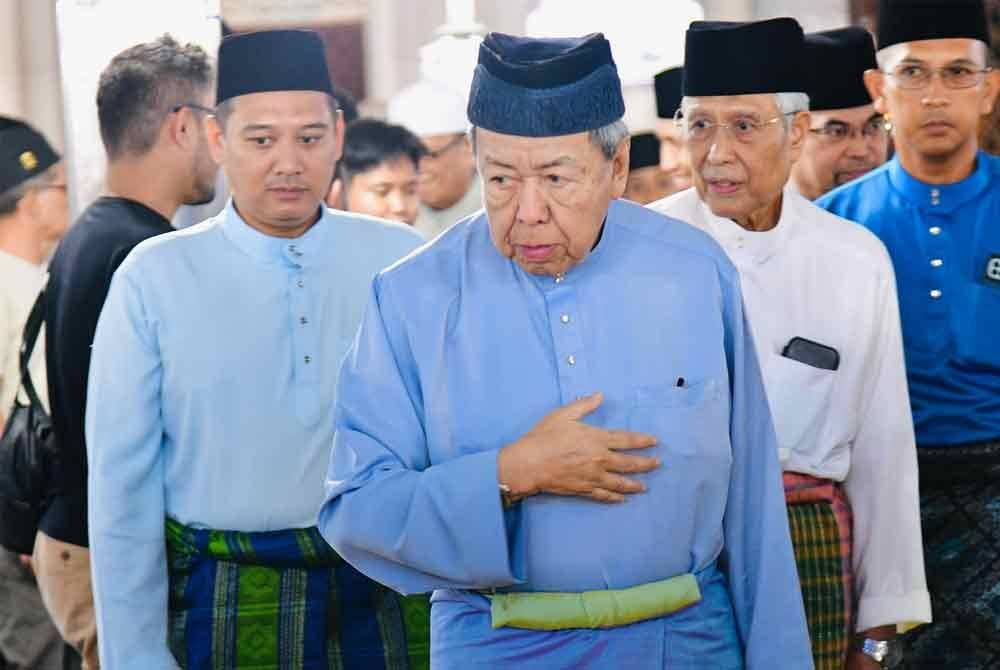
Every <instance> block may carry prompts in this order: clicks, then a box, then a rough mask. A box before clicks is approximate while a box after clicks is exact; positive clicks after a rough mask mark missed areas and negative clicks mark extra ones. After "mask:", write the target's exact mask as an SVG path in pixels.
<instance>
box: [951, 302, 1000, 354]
mask: <svg viewBox="0 0 1000 670" xmlns="http://www.w3.org/2000/svg"><path fill="white" fill-rule="evenodd" d="M968 295H969V303H968V311H967V312H966V314H965V315H963V316H964V318H963V319H962V320H963V322H962V323H960V324H958V326H959V328H961V329H962V331H964V332H961V331H960V332H959V335H958V337H957V338H956V339H957V340H958V347H957V348H958V355H959V358H960V359H961V360H962V361H963V362H965V363H969V364H972V365H976V366H985V367H988V368H992V369H994V370H1000V283H992V282H991V283H988V284H974V285H973V286H972V287H971V289H970V291H969V294H968Z"/></svg>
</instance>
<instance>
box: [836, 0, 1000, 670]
mask: <svg viewBox="0 0 1000 670" xmlns="http://www.w3.org/2000/svg"><path fill="white" fill-rule="evenodd" d="M989 39H990V38H989V32H988V29H987V23H986V18H985V12H984V8H983V3H982V2H981V0H961V1H956V0H936V1H935V0H926V1H925V2H921V3H916V2H914V1H913V0H909V1H903V0H883V2H882V5H881V8H880V13H879V34H878V42H879V45H878V46H879V52H878V64H879V69H878V70H870V71H868V72H867V73H866V74H865V79H866V83H867V85H868V88H869V91H870V92H871V94H872V98H873V99H874V100H875V106H876V109H877V111H879V112H881V113H883V114H885V115H886V116H887V117H888V118H889V119H890V120H891V122H892V126H893V136H894V139H895V146H896V156H895V158H893V160H891V161H890V162H889V163H888V164H887V165H885V166H884V167H882V168H880V169H878V170H876V171H874V172H872V173H870V174H869V175H867V176H865V177H863V178H861V179H859V180H857V182H854V183H851V184H848V185H845V186H844V187H842V188H840V189H837V190H835V191H832V192H831V193H829V194H827V195H826V196H824V197H823V198H821V199H820V200H819V201H818V204H819V205H821V206H822V207H825V208H826V209H828V210H830V211H831V212H833V213H835V214H839V215H840V216H842V217H844V218H847V219H852V220H854V221H858V222H860V223H861V224H863V225H865V226H866V227H868V228H869V229H870V230H871V231H872V232H874V233H875V234H876V235H878V236H879V237H880V238H881V239H882V241H883V242H884V243H885V246H886V247H887V249H888V250H889V253H890V255H891V257H892V260H893V264H894V266H895V271H896V278H897V281H898V286H899V301H900V313H901V319H902V326H903V341H904V348H905V353H906V365H907V376H908V379H909V386H910V397H911V404H912V407H913V418H914V424H915V428H916V438H917V445H918V447H919V448H918V455H919V458H920V465H921V469H920V474H921V508H922V517H923V530H924V547H925V554H926V565H927V577H928V586H929V588H930V592H931V601H932V603H933V617H934V624H933V625H931V626H926V627H924V628H921V629H919V630H918V631H915V633H914V634H913V635H912V636H911V638H910V641H909V643H910V646H911V650H910V652H909V654H908V656H909V663H910V667H911V668H918V669H919V668H945V667H946V668H962V669H965V668H994V667H998V665H1000V621H998V619H997V618H996V615H995V612H996V607H997V595H996V594H997V592H998V590H1000V570H998V569H997V567H996V565H997V563H998V558H1000V552H998V545H997V538H998V537H1000V516H998V515H997V514H996V512H995V510H994V506H995V504H996V502H995V501H996V499H997V498H998V497H1000V346H998V339H997V334H998V332H1000V227H998V226H997V221H998V220H1000V160H998V159H997V158H994V157H990V156H988V155H987V154H985V153H983V152H982V151H980V150H979V149H978V145H977V131H978V126H979V122H980V118H981V117H982V116H983V115H985V114H988V113H989V112H990V110H991V109H992V107H993V104H994V101H995V98H996V95H997V86H998V85H997V75H996V74H995V73H993V72H992V71H991V70H990V69H989V68H988V44H989Z"/></svg>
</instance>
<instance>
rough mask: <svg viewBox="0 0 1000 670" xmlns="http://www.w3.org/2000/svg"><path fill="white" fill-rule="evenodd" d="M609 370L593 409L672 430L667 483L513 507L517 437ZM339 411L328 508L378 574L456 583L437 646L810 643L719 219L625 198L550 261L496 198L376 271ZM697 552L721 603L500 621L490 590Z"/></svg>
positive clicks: (562, 649) (561, 585) (354, 559)
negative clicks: (500, 459)
mask: <svg viewBox="0 0 1000 670" xmlns="http://www.w3.org/2000/svg"><path fill="white" fill-rule="evenodd" d="M596 391H601V392H603V393H604V397H605V400H604V403H603V405H602V406H601V407H600V408H599V409H598V410H597V411H596V412H594V413H593V414H591V415H590V416H588V417H587V418H586V419H585V421H586V422H588V423H590V424H592V425H595V426H600V427H605V428H616V429H628V430H633V431H641V432H646V433H651V434H653V435H655V436H656V437H657V438H658V440H659V444H658V445H657V446H656V447H655V448H653V449H651V450H648V451H644V452H642V453H648V454H650V455H655V456H657V457H659V458H661V459H662V462H663V465H662V467H661V468H659V469H658V470H656V471H654V472H652V473H648V474H645V475H640V476H639V479H641V480H642V481H644V482H645V484H646V485H647V487H648V491H647V492H646V493H643V494H640V495H633V496H630V497H629V498H628V500H627V501H626V502H625V503H623V504H618V505H607V504H600V503H597V502H592V501H590V500H587V499H583V498H578V497H560V496H555V495H544V494H543V495H536V496H533V497H530V498H527V499H525V500H524V501H522V502H521V503H519V504H517V505H515V506H514V507H513V508H511V510H508V511H506V512H505V511H504V509H503V507H502V504H501V500H500V496H499V493H498V484H499V483H498V481H497V453H498V450H499V449H500V448H502V447H503V446H504V445H507V444H510V443H511V442H514V441H515V440H517V439H518V438H520V437H521V436H523V435H524V434H525V433H526V432H528V431H529V430H530V429H531V428H532V427H533V426H534V425H535V424H536V423H537V422H538V421H539V420H540V419H542V418H543V417H544V416H545V415H546V414H548V413H549V412H551V411H553V410H555V409H556V408H558V407H560V406H561V405H565V404H567V403H569V402H571V401H573V400H575V399H577V398H579V397H581V396H584V395H587V394H591V393H594V392H596ZM335 423H336V426H335V430H336V434H335V438H334V446H333V453H332V456H331V462H330V470H329V476H328V481H327V502H326V504H325V505H324V507H323V509H322V511H321V513H320V523H319V526H320V530H321V532H323V534H324V535H325V537H326V538H327V540H328V541H329V542H330V543H331V544H332V545H333V546H334V548H335V549H336V550H337V551H338V552H339V553H340V554H341V555H342V556H344V557H345V558H346V559H347V560H348V561H349V562H351V563H352V564H354V565H355V566H356V567H358V568H359V569H360V570H361V571H362V572H365V573H366V574H368V575H369V576H370V577H372V578H373V579H376V580H378V581H380V582H383V583H385V584H387V585H389V586H391V587H393V588H395V589H397V590H399V591H402V592H404V593H413V592H421V591H430V590H432V589H433V590H436V591H435V593H434V596H433V602H434V606H433V610H432V614H431V628H432V632H431V639H432V645H431V647H432V648H431V654H432V662H433V663H434V667H435V668H437V669H438V670H441V669H446V668H473V667H474V668H487V667H518V668H545V669H547V670H548V669H553V668H588V667H592V668H626V667H627V668H640V669H641V668H664V667H666V668H673V667H699V668H701V667H704V668H713V669H730V668H742V667H750V668H760V669H763V668H768V669H771V668H779V667H780V668H811V667H812V660H811V656H810V648H809V638H808V633H807V631H806V626H805V620H804V615H803V608H802V600H801V596H800V592H799V590H798V588H799V586H798V578H797V575H796V568H795V563H794V559H793V556H792V549H791V543H790V540H789V535H788V525H787V518H786V513H785V503H784V496H783V490H782V486H781V482H780V474H779V466H778V461H777V446H776V443H775V436H774V429H773V427H772V422H771V416H770V413H769V410H768V403H767V398H766V397H765V394H764V388H763V386H762V383H761V377H760V372H759V370H758V366H757V360H756V357H755V353H754V346H753V342H752V339H751V336H750V332H749V330H748V328H747V325H746V322H745V320H744V314H743V303H742V298H741V293H740V287H739V279H738V275H737V272H736V270H735V269H734V267H733V266H732V265H731V264H730V262H729V261H728V260H727V259H726V257H725V254H724V253H723V251H722V250H721V249H720V248H719V247H718V246H717V245H716V244H715V242H713V241H712V240H711V239H710V238H709V237H708V236H707V235H705V234H703V233H702V232H700V231H697V230H695V229H694V228H692V227H690V226H687V225H684V224H682V223H680V222H678V221H675V220H672V219H668V218H666V217H664V216H661V215H659V214H656V213H654V212H652V211H650V210H647V209H644V208H642V207H639V206H638V205H634V204H632V203H628V202H626V201H623V200H617V201H613V202H612V203H611V205H610V208H609V211H608V214H607V218H606V221H605V225H604V229H603V233H602V237H601V239H600V242H599V244H598V245H597V247H596V248H595V249H594V250H593V251H592V253H591V254H590V255H589V256H588V257H587V258H586V259H585V260H584V261H582V262H581V263H579V264H578V265H577V266H575V267H573V268H572V269H571V270H570V271H568V272H567V273H566V274H565V275H560V276H557V277H551V276H536V275H531V274H528V273H525V272H524V271H523V270H522V269H520V267H519V266H518V265H517V264H516V263H514V262H513V261H512V260H510V259H508V258H506V257H504V256H502V255H501V254H500V253H498V252H497V250H496V248H495V247H494V245H493V243H492V241H491V238H490V232H489V227H488V223H487V219H486V216H485V214H479V215H477V216H474V217H472V218H470V219H467V220H465V221H463V222H461V223H459V224H458V225H456V226H455V227H453V228H451V229H450V230H449V231H448V232H446V233H444V234H443V235H442V236H441V237H440V238H438V239H437V240H436V241H435V242H433V243H431V244H430V245H429V246H428V247H426V248H424V249H423V250H421V251H420V252H418V253H417V254H415V255H412V256H410V257H409V258H407V259H405V260H404V261H402V262H400V263H397V264H396V265H394V266H393V267H391V268H388V269H387V270H385V271H384V272H382V273H380V274H379V275H378V277H377V278H376V280H375V281H374V283H373V286H372V291H371V296H370V301H369V304H368V310H367V312H366V315H365V319H364V322H363V324H362V327H361V330H360V331H359V334H358V338H357V340H356V341H355V342H354V345H353V347H352V349H351V351H350V353H349V354H348V356H347V359H346V360H345V362H344V367H343V368H342V370H341V377H340V382H339V387H338V391H337V406H336V410H335ZM688 572H693V573H695V574H696V575H697V577H698V579H699V583H700V584H701V587H702V591H703V595H704V598H703V600H702V602H701V603H700V604H698V605H695V606H693V607H691V608H689V609H687V610H683V611H681V612H679V613H676V614H674V615H671V616H668V617H664V618H661V619H654V620H648V621H644V622H641V623H637V624H633V625H630V626H623V627H619V628H613V629H605V630H583V629H576V630H566V631H557V632H544V631H527V630H520V629H513V628H501V629H493V628H492V627H491V620H490V616H489V605H488V601H487V600H486V598H485V597H484V596H483V595H481V594H480V593H478V592H477V590H482V589H492V588H495V589H498V590H504V591H508V590H513V591H561V592H579V591H585V590H595V589H621V588H627V587H631V586H635V585H639V584H643V583H648V582H652V581H657V580H662V579H666V578H668V577H672V576H674V575H678V574H682V573H688ZM692 664H693V665H692ZM744 664H745V665H744Z"/></svg>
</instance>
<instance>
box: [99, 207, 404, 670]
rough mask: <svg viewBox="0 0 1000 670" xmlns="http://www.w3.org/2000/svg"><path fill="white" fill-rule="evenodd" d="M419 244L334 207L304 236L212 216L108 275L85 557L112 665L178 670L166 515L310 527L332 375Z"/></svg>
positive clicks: (325, 456)
mask: <svg viewBox="0 0 1000 670" xmlns="http://www.w3.org/2000/svg"><path fill="white" fill-rule="evenodd" d="M421 242H422V239H421V238H420V237H419V236H418V235H417V234H416V233H415V232H413V231H412V230H411V229H410V228H409V227H407V226H404V225H402V224H393V223H389V222H384V221H379V220H375V219H368V218H362V217H358V216H355V215H347V214H344V213H343V212H334V211H331V210H326V209H325V208H324V210H323V215H322V217H321V218H320V220H319V221H317V222H316V224H315V225H313V226H312V227H311V228H310V229H309V230H308V231H307V232H306V233H305V234H304V235H302V236H300V237H298V238H295V239H287V238H277V237H270V236H267V235H264V234H262V233H260V232H257V231H256V230H254V229H253V228H251V227H250V226H248V225H247V224H246V223H244V221H243V220H242V219H241V218H240V216H239V214H238V213H237V212H236V210H235V209H234V208H233V205H232V203H230V205H229V206H228V207H227V208H226V209H225V210H224V211H223V212H222V213H221V214H220V215H219V216H218V217H216V218H215V219H209V220H208V221H206V222H204V223H201V224H199V225H196V226H194V227H191V228H186V229H184V230H182V231H178V232H174V233H168V234H166V235H161V236H159V237H155V238H152V239H150V240H147V241H146V242H143V243H142V244H140V245H139V246H137V247H136V248H135V250H134V251H133V252H132V253H131V254H129V256H128V258H127V259H126V260H125V262H124V263H123V264H122V265H121V267H120V268H119V269H118V271H117V272H116V273H115V276H114V279H113V281H112V283H111V289H110V292H109V293H108V297H107V301H106V302H105V304H104V309H103V310H102V312H101V317H100V319H99V321H98V325H97V332H96V335H95V338H94V349H93V357H92V360H91V364H90V383H89V390H88V400H87V418H86V438H87V454H88V460H89V482H88V489H89V490H88V496H89V502H90V505H89V506H90V509H89V518H90V548H91V560H92V563H93V567H92V572H93V578H94V597H95V605H96V610H97V624H98V634H99V637H100V640H101V643H100V651H101V666H102V667H104V668H108V669H111V670H114V669H117V668H130V669H131V668H142V670H161V669H167V668H170V669H172V668H175V667H176V662H175V661H174V659H173V657H172V656H171V654H170V651H169V650H168V648H167V581H168V580H167V563H166V555H165V543H164V517H165V516H169V517H171V518H173V519H175V520H177V521H179V522H181V523H183V524H185V525H189V526H194V527H196V528H210V529H220V530H236V531H246V532H250V531H271V530H284V529H289V528H302V527H308V526H312V525H314V524H315V519H316V511H317V509H318V508H319V506H320V504H321V502H322V500H323V473H324V472H325V470H326V465H327V462H328V460H329V455H330V443H331V440H332V438H333V423H332V417H331V412H332V406H333V400H334V391H335V385H336V372H337V369H338V366H339V365H340V362H341V360H342V358H343V356H344V354H345V352H346V351H347V349H348V346H349V345H350V342H351V341H352V338H353V337H354V334H355V332H356V330H357V328H358V324H359V323H360V321H361V317H362V315H363V312H364V304H365V300H366V297H367V291H368V287H369V285H370V283H371V280H372V278H373V277H374V276H375V273H376V272H377V271H378V270H380V269H382V268H384V267H386V266H387V265H389V264H391V263H392V262H393V261H395V260H397V259H399V258H400V257H402V256H403V255H405V254H406V253H408V252H410V251H411V250H413V249H414V248H415V247H416V246H418V245H419V244H420V243H421Z"/></svg>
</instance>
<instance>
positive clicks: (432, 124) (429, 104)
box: [386, 81, 469, 137]
mask: <svg viewBox="0 0 1000 670" xmlns="http://www.w3.org/2000/svg"><path fill="white" fill-rule="evenodd" d="M467 98H468V93H467V92H466V94H465V95H462V94H460V93H458V92H457V91H455V90H454V89H452V88H450V87H447V86H442V85H440V84H435V83H433V82H429V81H418V82H417V83H416V84H413V85H412V86H407V87H406V88H404V89H403V90H402V91H400V92H399V93H397V94H396V95H395V96H393V98H392V99H391V100H390V101H389V106H388V109H387V110H386V119H387V120H388V121H389V123H395V124H397V125H400V126H405V127H406V128H408V129H410V131H412V132H413V133H414V134H416V135H418V136H420V137H426V136H428V135H447V134H450V133H464V132H465V131H467V130H468V129H469V117H468V115H467V113H466V106H467V104H468V100H467Z"/></svg>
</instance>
